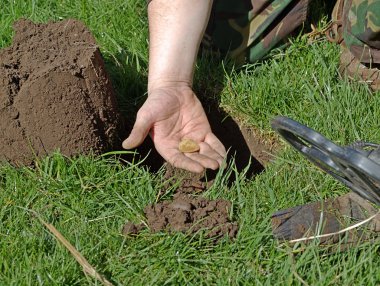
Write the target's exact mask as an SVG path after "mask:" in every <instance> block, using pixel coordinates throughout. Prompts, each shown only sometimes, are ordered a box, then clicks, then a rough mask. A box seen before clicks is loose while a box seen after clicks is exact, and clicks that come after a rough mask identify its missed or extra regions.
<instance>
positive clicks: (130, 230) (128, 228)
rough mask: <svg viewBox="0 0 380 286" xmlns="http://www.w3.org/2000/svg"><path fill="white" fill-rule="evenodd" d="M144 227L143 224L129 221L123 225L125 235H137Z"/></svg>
mask: <svg viewBox="0 0 380 286" xmlns="http://www.w3.org/2000/svg"><path fill="white" fill-rule="evenodd" d="M143 228H144V225H143V224H134V223H132V222H127V223H126V224H125V225H124V226H123V231H122V232H123V235H125V236H132V235H137V234H138V233H139V232H140V231H141V230H142V229H143Z"/></svg>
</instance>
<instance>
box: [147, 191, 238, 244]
mask: <svg viewBox="0 0 380 286" xmlns="http://www.w3.org/2000/svg"><path fill="white" fill-rule="evenodd" d="M230 208H231V203H230V202H228V201H225V200H207V199H205V198H194V197H191V196H189V195H186V194H180V193H177V194H176V195H174V200H173V201H172V202H169V201H164V202H162V203H159V204H156V205H150V206H147V207H146V208H145V215H146V218H147V221H148V225H149V227H150V229H151V230H152V231H153V232H157V231H161V230H168V231H181V232H190V233H195V232H197V231H199V230H202V229H203V230H205V231H206V237H221V236H223V235H228V236H229V237H230V238H234V237H235V236H236V234H237V230H238V227H237V224H236V223H233V222H231V221H230V219H229V215H228V211H229V209H230Z"/></svg>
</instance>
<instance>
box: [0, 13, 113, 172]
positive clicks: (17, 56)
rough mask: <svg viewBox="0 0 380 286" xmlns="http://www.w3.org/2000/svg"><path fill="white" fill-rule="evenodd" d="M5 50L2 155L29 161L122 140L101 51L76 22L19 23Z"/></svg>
mask: <svg viewBox="0 0 380 286" xmlns="http://www.w3.org/2000/svg"><path fill="white" fill-rule="evenodd" d="M14 30H15V36H14V39H13V44H12V46H10V47H8V48H5V49H2V50H1V51H0V161H4V160H7V161H9V162H11V163H12V164H14V165H24V164H30V163H32V161H33V160H34V159H35V158H36V157H40V156H44V155H46V154H49V153H51V152H53V151H55V150H57V149H59V150H60V152H61V153H63V154H64V155H67V156H72V155H77V154H83V153H89V152H90V151H93V152H94V153H101V152H105V151H107V150H111V149H113V148H114V147H115V146H119V145H120V141H121V139H120V138H119V134H120V128H121V126H120V123H121V120H120V115H119V113H118V111H117V108H116V99H115V96H114V93H113V90H112V86H111V82H110V80H109V78H108V76H107V73H106V71H105V68H104V63H103V59H102V56H101V54H100V51H99V48H98V46H97V45H96V42H95V39H94V37H93V36H92V35H91V33H90V31H89V30H88V29H87V28H86V27H85V26H84V25H83V24H82V23H81V22H79V21H77V20H71V19H69V20H65V21H61V22H57V23H53V22H50V23H47V24H35V23H33V22H31V21H29V20H20V21H18V22H16V23H15V24H14Z"/></svg>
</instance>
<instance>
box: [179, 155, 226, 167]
mask: <svg viewBox="0 0 380 286" xmlns="http://www.w3.org/2000/svg"><path fill="white" fill-rule="evenodd" d="M185 156H186V157H188V158H190V159H192V160H194V161H196V162H198V163H199V164H201V165H202V166H203V167H204V168H208V169H212V170H216V169H218V168H219V162H218V161H217V160H214V159H212V158H210V157H208V156H206V155H203V154H199V153H186V154H185Z"/></svg>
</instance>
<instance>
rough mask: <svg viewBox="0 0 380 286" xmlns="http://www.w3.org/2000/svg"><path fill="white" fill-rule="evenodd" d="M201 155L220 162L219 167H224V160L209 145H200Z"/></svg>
mask: <svg viewBox="0 0 380 286" xmlns="http://www.w3.org/2000/svg"><path fill="white" fill-rule="evenodd" d="M199 147H200V149H199V153H200V154H202V155H204V156H207V157H209V158H211V159H213V160H215V161H217V162H218V164H219V167H220V166H222V165H223V162H224V158H223V157H222V156H221V155H220V154H219V153H218V152H217V151H215V150H214V149H213V148H212V147H211V146H210V145H209V144H207V143H205V142H201V143H199Z"/></svg>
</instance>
